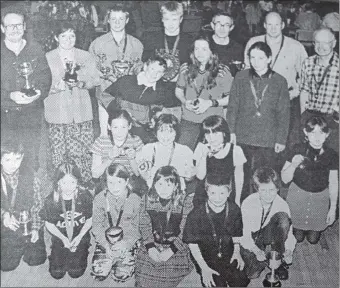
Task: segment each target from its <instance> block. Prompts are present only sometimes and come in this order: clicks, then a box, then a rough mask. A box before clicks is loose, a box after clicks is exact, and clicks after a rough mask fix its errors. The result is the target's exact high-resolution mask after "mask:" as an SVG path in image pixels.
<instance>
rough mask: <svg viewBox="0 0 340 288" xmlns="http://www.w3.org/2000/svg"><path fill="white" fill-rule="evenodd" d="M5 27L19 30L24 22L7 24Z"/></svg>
mask: <svg viewBox="0 0 340 288" xmlns="http://www.w3.org/2000/svg"><path fill="white" fill-rule="evenodd" d="M5 28H6V29H8V30H11V31H13V30H14V28H16V29H17V30H21V29H22V28H24V23H19V24H9V25H6V26H5Z"/></svg>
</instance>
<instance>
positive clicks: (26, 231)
mask: <svg viewBox="0 0 340 288" xmlns="http://www.w3.org/2000/svg"><path fill="white" fill-rule="evenodd" d="M30 222H31V218H30V216H29V212H28V210H23V211H21V212H20V214H19V223H20V224H21V225H22V226H21V227H22V230H23V233H22V235H23V236H29V235H31V229H30V228H31V227H30V225H29V223H30Z"/></svg>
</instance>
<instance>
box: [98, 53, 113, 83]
mask: <svg viewBox="0 0 340 288" xmlns="http://www.w3.org/2000/svg"><path fill="white" fill-rule="evenodd" d="M97 57H98V59H99V70H100V72H102V74H103V78H104V79H108V77H109V74H110V72H111V69H110V67H108V66H106V65H105V61H106V59H107V57H106V54H105V53H99V54H97Z"/></svg>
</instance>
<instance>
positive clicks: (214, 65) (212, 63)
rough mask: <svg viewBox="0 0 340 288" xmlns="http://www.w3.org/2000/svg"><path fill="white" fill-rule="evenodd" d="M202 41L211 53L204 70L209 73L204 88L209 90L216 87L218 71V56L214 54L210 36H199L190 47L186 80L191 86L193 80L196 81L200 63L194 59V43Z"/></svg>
mask: <svg viewBox="0 0 340 288" xmlns="http://www.w3.org/2000/svg"><path fill="white" fill-rule="evenodd" d="M199 40H203V41H206V42H207V43H208V44H209V48H210V50H211V52H212V55H211V57H210V59H209V61H208V63H207V64H206V65H205V69H206V70H207V71H208V72H209V75H208V81H207V83H206V84H205V88H206V89H208V90H210V89H212V88H213V87H215V86H216V77H217V75H218V70H219V60H218V56H217V54H216V53H215V49H214V45H213V42H212V41H213V40H212V38H211V36H209V35H208V34H204V33H202V34H200V35H199V36H198V37H197V38H196V39H195V41H194V42H193V44H192V45H191V49H190V61H189V69H188V72H187V73H188V74H187V80H188V83H189V84H192V83H193V82H194V80H195V79H196V77H197V75H198V73H199V72H198V71H199V67H200V62H199V61H198V60H197V59H196V57H195V52H194V51H195V43H196V41H199Z"/></svg>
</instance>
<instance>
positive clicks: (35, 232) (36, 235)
mask: <svg viewBox="0 0 340 288" xmlns="http://www.w3.org/2000/svg"><path fill="white" fill-rule="evenodd" d="M38 239H39V231H38V230H32V236H31V243H35V242H37V241H38Z"/></svg>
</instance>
